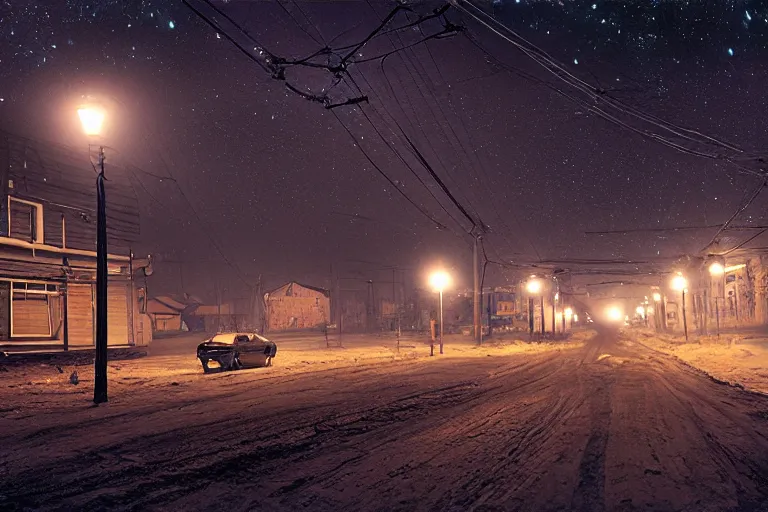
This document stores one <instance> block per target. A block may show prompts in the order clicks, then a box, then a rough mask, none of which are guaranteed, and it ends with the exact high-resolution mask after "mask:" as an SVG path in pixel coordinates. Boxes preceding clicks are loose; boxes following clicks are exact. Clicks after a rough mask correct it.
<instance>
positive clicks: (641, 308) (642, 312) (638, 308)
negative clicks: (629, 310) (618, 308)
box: [635, 306, 645, 317]
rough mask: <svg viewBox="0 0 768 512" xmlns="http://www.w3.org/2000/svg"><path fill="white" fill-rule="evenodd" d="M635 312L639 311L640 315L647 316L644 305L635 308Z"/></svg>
mask: <svg viewBox="0 0 768 512" xmlns="http://www.w3.org/2000/svg"><path fill="white" fill-rule="evenodd" d="M635 313H637V314H638V315H640V316H643V317H644V316H645V308H644V307H643V306H637V308H635Z"/></svg>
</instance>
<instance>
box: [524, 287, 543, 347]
mask: <svg viewBox="0 0 768 512" xmlns="http://www.w3.org/2000/svg"><path fill="white" fill-rule="evenodd" d="M543 288H544V285H543V284H542V282H541V280H540V279H537V278H536V276H531V279H530V280H529V281H528V283H527V284H526V285H525V289H526V290H528V293H529V297H528V328H529V329H530V333H531V336H533V329H534V325H533V296H534V295H540V297H541V334H542V335H543V334H544V294H542V293H541V291H542V290H543Z"/></svg>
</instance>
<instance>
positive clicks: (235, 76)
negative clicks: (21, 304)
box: [0, 0, 768, 295]
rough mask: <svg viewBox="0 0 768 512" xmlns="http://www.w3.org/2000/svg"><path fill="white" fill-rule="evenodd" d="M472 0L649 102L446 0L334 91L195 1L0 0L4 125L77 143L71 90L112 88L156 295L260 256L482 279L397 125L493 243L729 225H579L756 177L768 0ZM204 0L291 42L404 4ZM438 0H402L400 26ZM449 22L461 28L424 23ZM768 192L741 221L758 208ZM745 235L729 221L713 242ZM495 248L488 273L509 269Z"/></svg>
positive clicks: (766, 71)
mask: <svg viewBox="0 0 768 512" xmlns="http://www.w3.org/2000/svg"><path fill="white" fill-rule="evenodd" d="M191 3H192V4H193V5H195V6H202V7H205V4H204V3H203V2H191ZM473 3H474V4H475V5H476V6H478V7H480V8H481V9H482V10H483V11H484V12H487V13H490V14H492V16H493V17H495V19H496V20H498V21H500V22H502V23H503V24H504V25H505V26H506V27H508V28H509V29H511V31H507V32H505V31H504V30H502V32H503V33H504V34H505V35H507V36H508V37H515V36H514V35H515V34H516V35H517V36H521V37H522V38H525V39H526V40H527V41H529V42H530V43H532V44H534V45H536V47H537V48H539V49H541V50H542V51H544V52H546V53H547V54H548V55H549V56H550V57H552V59H554V60H555V61H557V62H558V63H560V64H562V66H563V69H565V70H567V72H568V73H570V74H571V75H570V76H573V77H575V78H577V79H580V80H583V81H584V82H586V83H587V84H589V86H590V87H592V88H593V89H594V91H595V95H597V96H602V97H608V98H610V99H611V100H615V101H618V102H620V105H624V106H629V107H630V108H632V109H635V110H634V111H633V112H635V113H634V114H632V115H628V116H626V117H623V118H622V120H623V121H624V122H625V126H617V125H616V124H613V123H611V122H609V121H606V120H605V119H603V118H601V117H600V116H598V115H596V114H595V113H594V111H592V110H590V106H592V107H594V106H601V108H602V103H600V101H602V100H595V99H594V98H593V99H587V101H586V103H584V102H583V100H584V98H587V97H588V96H584V95H581V96H578V92H577V91H574V89H573V88H572V87H571V86H570V85H569V84H568V83H566V82H565V81H563V80H561V79H560V78H558V77H557V76H555V75H554V74H553V73H551V72H550V71H548V70H547V69H545V68H544V67H542V66H541V65H539V64H538V63H536V62H535V61H534V60H532V59H531V58H530V57H529V56H528V55H526V54H524V53H523V52H521V51H519V50H518V49H516V47H515V46H514V45H513V44H511V43H510V42H508V41H505V40H504V39H503V38H502V37H500V36H499V35H497V34H494V33H492V32H491V31H490V30H489V29H488V28H487V27H484V26H483V25H481V24H480V23H479V22H478V21H477V20H475V19H473V18H472V17H470V16H469V15H467V14H466V12H463V11H461V10H460V9H457V8H456V7H451V8H450V9H449V10H448V11H447V12H446V15H445V17H444V18H435V19H430V20H428V21H425V22H423V23H420V24H415V25H414V26H412V27H409V28H406V29H403V30H395V31H390V32H388V33H386V34H385V33H382V34H379V35H378V36H377V37H375V38H373V39H372V40H371V42H370V43H369V44H367V45H366V46H364V47H363V48H361V49H359V51H358V52H357V53H356V54H355V55H354V56H353V57H352V58H351V60H350V61H349V62H350V64H349V67H348V70H349V75H348V76H347V75H345V76H344V78H343V80H342V81H341V82H340V83H339V84H338V85H337V86H336V87H333V89H332V93H331V94H330V95H329V97H330V98H332V99H333V100H334V101H343V100H346V99H350V98H354V97H358V96H361V95H363V94H364V95H366V96H368V98H369V102H367V103H362V104H360V106H359V107H358V106H354V105H350V106H342V107H337V108H334V109H327V108H325V107H324V106H323V105H322V104H320V103H317V102H313V101H308V100H306V99H305V98H303V97H301V96H300V95H299V94H297V93H295V92H293V91H291V90H288V89H287V88H286V82H284V81H280V80H276V79H274V78H272V77H270V76H269V74H268V73H266V72H265V71H264V70H263V69H262V68H260V67H259V66H258V64H257V63H256V62H255V61H253V60H250V59H248V58H247V57H245V56H244V55H243V54H242V53H241V52H240V51H239V50H238V49H237V48H236V47H235V46H234V45H233V44H232V42H231V41H229V40H228V39H227V38H226V37H225V36H224V35H223V34H220V33H217V31H216V30H214V29H213V28H212V27H210V26H209V25H207V24H206V23H205V22H204V21H202V20H201V19H200V18H199V17H198V16H197V15H196V14H195V13H194V12H193V11H192V10H191V9H190V8H189V7H188V6H187V5H185V4H183V3H182V2H160V1H149V0H147V1H143V2H122V1H99V0H93V1H89V2H84V1H68V2H50V4H55V5H56V7H46V6H42V5H38V4H42V2H32V1H29V2H9V1H5V2H2V3H0V128H3V129H7V130H9V131H13V132H17V133H20V134H23V135H26V136H30V137H34V138H40V139H45V140H50V141H54V142H58V143H63V144H67V145H72V146H78V145H80V146H83V147H87V141H86V140H85V138H84V137H83V136H82V135H81V134H80V131H79V125H78V120H77V117H76V113H75V111H74V108H75V105H76V104H77V102H78V101H79V99H80V98H81V97H82V96H83V95H94V96H98V97H103V98H109V104H110V112H109V114H108V115H109V116H110V119H109V121H110V125H109V131H108V133H107V135H106V137H107V138H108V140H107V141H106V143H107V144H108V145H109V146H111V147H113V148H115V150H116V151H118V152H119V155H120V158H127V159H130V161H131V162H132V163H133V164H134V165H136V166H137V167H138V168H139V169H140V170H136V171H134V173H133V175H132V176H131V179H132V181H133V182H134V186H135V189H136V193H137V195H138V196H139V199H140V204H141V216H142V246H141V247H139V248H137V249H136V250H135V252H137V253H140V252H144V253H147V252H149V253H152V254H154V255H156V256H157V258H158V261H159V263H158V266H157V267H158V272H157V276H156V277H154V278H153V284H152V286H154V287H156V288H155V291H157V292H160V291H163V292H176V293H178V292H180V291H182V290H181V288H182V283H183V286H184V288H185V290H186V291H189V292H192V293H197V294H201V295H206V294H209V295H210V293H211V290H212V282H213V279H214V278H219V279H221V280H222V281H224V282H225V286H226V287H227V288H228V289H229V290H230V292H229V293H230V294H231V295H236V294H237V293H238V292H239V290H241V289H242V283H243V282H250V283H251V284H252V283H255V282H256V280H257V279H258V276H259V275H260V274H261V275H263V277H264V280H265V283H266V285H267V287H269V286H271V285H274V286H277V285H279V284H280V283H281V282H282V281H285V280H288V279H297V280H300V281H306V282H309V283H311V284H316V285H319V286H327V285H329V284H330V275H331V274H330V273H331V267H333V269H334V272H335V273H337V274H338V275H341V276H359V277H365V278H370V279H375V280H376V279H380V278H381V279H384V278H385V277H380V276H382V275H386V273H384V274H382V272H383V271H382V270H380V269H381V268H382V267H387V266H390V265H395V266H399V267H400V268H403V269H412V271H413V272H414V273H415V276H416V277H417V278H418V277H419V275H420V274H419V272H420V271H422V270H424V269H427V268H428V267H430V266H433V265H435V264H437V263H438V262H440V263H442V264H444V265H446V266H449V267H451V268H454V271H455V273H456V278H457V284H458V285H460V286H461V285H469V284H471V267H470V262H471V248H470V244H471V238H470V237H469V236H468V235H467V231H468V230H469V229H470V227H471V225H470V224H469V221H467V220H466V219H465V218H463V216H462V214H461V212H460V211H459V210H458V209H457V208H456V207H455V206H454V205H452V204H451V202H450V201H449V200H448V199H447V198H446V196H445V194H444V193H443V192H442V191H441V190H440V188H439V187H438V186H437V185H436V183H435V181H434V180H433V179H432V178H431V177H430V175H429V174H428V172H427V171H426V170H425V169H424V167H423V166H421V165H420V163H419V161H418V158H416V157H415V156H414V154H413V151H412V150H411V148H410V147H409V146H408V144H407V142H406V140H405V138H404V137H403V136H402V134H401V133H400V131H399V130H400V129H402V130H403V133H405V134H407V136H408V139H409V140H411V141H412V142H413V143H414V145H415V146H416V148H417V149H418V151H419V152H420V154H421V155H423V157H424V158H425V159H426V161H427V163H428V164H429V165H430V166H431V167H432V168H433V169H434V172H435V173H436V174H437V175H438V176H439V177H440V178H441V180H442V181H443V182H444V183H445V185H446V186H447V187H448V188H449V190H450V191H451V192H452V194H453V195H454V196H455V197H456V198H457V200H458V201H459V202H460V203H461V204H462V205H463V206H464V207H465V208H466V210H467V211H468V213H469V215H470V217H472V218H473V219H475V220H477V222H478V224H479V223H480V222H481V221H482V222H483V223H485V224H486V225H487V226H489V228H490V232H489V233H488V234H487V235H486V236H485V240H486V242H485V248H486V253H487V255H488V258H489V259H492V260H495V261H504V262H514V263H515V264H522V265H527V264H529V263H535V262H538V261H541V260H545V261H546V260H566V263H563V264H562V265H563V266H565V267H568V263H567V261H571V260H574V259H586V258H601V259H617V260H624V259H643V260H645V261H659V262H664V261H669V260H667V259H666V258H674V257H677V256H680V255H683V254H696V253H698V252H699V251H701V250H702V248H703V247H704V246H705V245H706V244H707V242H709V240H710V238H711V237H712V235H713V234H714V232H715V231H717V230H716V229H714V228H711V229H709V230H701V231H694V230H689V231H684V232H680V231H677V232H651V233H649V232H638V233H630V234H625V235H621V234H616V235H594V234H585V232H587V231H605V230H622V229H638V228H659V227H665V228H666V227H681V226H703V225H717V224H720V223H723V222H724V221H725V220H726V219H727V218H728V217H730V215H731V214H732V213H733V212H734V211H735V210H736V208H737V207H738V206H739V204H740V203H741V202H742V201H743V200H744V198H745V196H748V195H749V194H750V193H751V191H752V190H753V189H754V188H755V187H756V186H757V185H758V184H759V183H760V178H759V177H756V176H755V175H754V174H750V172H752V173H753V172H754V171H755V170H759V168H760V163H759V162H757V161H756V160H755V158H756V157H757V156H760V155H766V151H765V147H766V144H767V143H768V141H767V138H766V134H767V130H766V128H765V126H766V123H765V119H768V103H767V102H766V101H765V91H766V85H765V84H768V3H766V2H764V1H762V2H761V1H746V2H740V1H739V2H719V3H718V2H691V1H688V2H680V1H665V0H660V1H642V2H640V1H637V2H592V1H589V2H582V1H565V0H563V1H554V2H552V1H530V0H520V1H515V0H513V1H506V0H505V1H496V2H492V3H490V2H480V1H479V0H475V1H474V2H473ZM128 5H131V6H130V7H128ZM214 5H216V6H217V7H219V8H220V9H222V11H224V12H225V13H226V14H228V15H229V16H230V17H231V18H232V19H233V20H234V21H235V22H237V23H238V24H240V25H241V26H243V27H245V28H246V29H247V30H248V32H249V33H250V34H251V35H252V36H253V37H254V38H255V39H256V40H257V41H258V42H259V43H260V44H261V45H262V47H263V48H264V49H265V50H268V52H271V54H273V55H276V56H280V57H284V58H287V59H298V58H301V57H306V56H308V55H310V54H312V53H314V52H316V51H317V50H320V49H321V48H323V47H324V46H326V45H327V46H330V47H332V48H339V47H343V46H347V45H353V44H355V43H357V42H359V41H361V40H362V39H363V38H365V37H366V36H367V35H368V34H370V33H371V32H372V31H373V30H374V29H375V28H376V27H377V26H378V25H379V23H380V22H381V20H382V19H384V17H385V16H387V14H389V13H390V12H391V11H392V9H393V8H394V7H395V5H396V4H395V3H394V2H371V3H368V2H357V1H351V0H350V1H337V2H333V1H329V2H320V1H307V2H293V1H288V0H285V1H282V2H277V1H274V2H267V1H252V2H246V1H243V2H237V1H230V2H218V3H215V4H214ZM442 5H443V4H441V3H439V2H409V6H410V7H411V8H412V10H411V11H401V12H399V13H397V14H396V15H395V17H394V18H393V20H392V22H391V23H390V24H389V25H387V28H389V29H391V28H396V27H401V26H403V25H406V24H409V23H412V22H414V21H415V20H416V19H417V17H418V16H419V15H427V14H429V13H430V12H432V10H433V9H435V8H439V7H441V6H442ZM465 5H466V4H465ZM469 10H470V12H477V13H479V12H480V11H472V7H471V6H470V7H469ZM206 12H211V11H210V10H208V11H206ZM446 20H447V21H449V22H450V23H452V24H454V25H455V26H459V27H463V30H460V31H457V32H455V33H452V34H451V35H450V36H448V37H444V38H437V39H430V40H428V41H427V42H425V43H419V44H415V43H418V41H420V40H422V39H423V38H425V37H426V36H429V35H430V34H434V33H437V32H440V31H441V30H442V29H443V28H444V26H445V21H446ZM223 29H224V30H223V31H226V33H227V34H230V35H234V34H235V32H236V31H234V30H233V29H232V26H231V25H226V26H225V27H223ZM238 40H239V41H246V39H245V38H244V37H242V35H240V36H239V39H238ZM249 44H250V43H249ZM412 44H413V46H410V45H412ZM404 46H410V47H409V48H408V49H405V50H400V51H398V52H396V53H394V54H392V55H391V56H389V57H387V58H386V59H384V60H383V61H382V59H381V58H376V57H377V56H379V55H384V54H386V53H388V52H391V51H392V50H393V49H395V48H401V47H404ZM253 53H254V55H255V54H256V53H257V52H253ZM369 59H370V60H369ZM355 61H358V62H357V63H355ZM286 75H287V76H286V78H287V82H288V83H290V84H291V85H292V86H294V87H296V88H297V89H298V90H301V91H304V92H305V93H307V94H310V93H311V94H319V93H321V92H322V91H323V90H324V89H326V90H327V89H329V88H331V86H332V85H333V76H331V74H330V73H328V72H327V71H326V70H323V69H318V68H308V67H296V66H293V67H289V68H288V69H287V72H286ZM562 93H566V94H567V95H571V96H572V97H573V96H577V98H576V101H574V100H573V99H569V98H568V97H566V96H564V95H563V94H562ZM579 98H580V99H581V100H582V102H581V103H580V102H579V101H578V99H579ZM598 104H599V105H598ZM638 113H639V114H638ZM638 115H641V116H646V119H648V117H647V116H657V117H658V118H661V119H663V120H664V121H667V122H670V123H674V124H675V125H679V126H680V127H683V128H686V129H690V130H696V131H698V132H700V133H702V134H706V135H707V136H710V137H712V138H717V139H719V140H723V141H726V142H728V143H730V144H731V145H732V146H733V147H735V148H738V149H743V150H744V152H743V153H741V155H743V156H742V157H741V158H742V159H741V160H738V162H737V163H739V164H740V165H742V166H743V167H742V168H740V167H737V165H734V164H733V163H729V162H728V161H727V160H728V159H729V156H728V155H730V154H732V153H735V152H734V151H731V150H723V148H722V146H717V145H706V144H705V145H703V146H702V144H700V143H696V144H693V145H690V148H689V149H695V150H698V151H701V152H708V151H709V150H710V149H712V151H713V154H715V155H718V158H717V159H711V158H705V157H701V156H694V155H691V154H686V153H683V152H681V151H678V150H676V149H673V148H670V147H668V146H665V145H663V144H662V143H660V142H659V141H658V140H653V139H652V138H651V137H649V136H641V135H640V134H638V133H637V132H636V131H633V128H635V129H637V130H640V131H643V132H644V133H646V135H649V134H650V135H653V133H654V132H653V131H650V132H649V131H648V130H649V129H651V128H649V126H650V125H649V124H648V123H647V122H643V121H642V120H640V119H639V117H638ZM366 116H367V117H366ZM341 123H343V125H342V124H341ZM345 127H346V128H345ZM347 129H348V130H349V131H350V132H351V133H352V135H353V136H354V138H355V140H354V141H353V139H352V138H351V137H350V135H349V133H348V132H347V131H346V130H347ZM658 133H662V131H661V130H659V132H658ZM663 133H665V134H668V133H669V132H663ZM685 133H689V132H685ZM676 140H677V141H678V142H679V139H676ZM361 149H362V150H364V151H365V153H366V154H367V155H368V157H370V158H371V160H372V161H373V162H374V163H375V164H376V165H377V166H378V167H379V168H380V169H381V171H382V172H384V173H385V174H386V175H387V176H388V177H389V178H390V179H391V180H392V182H393V183H394V184H395V185H396V186H397V187H399V188H400V192H398V191H397V190H395V189H394V187H393V185H392V184H391V183H389V182H388V181H387V180H385V178H384V177H382V176H381V174H379V171H377V170H376V169H375V168H374V166H373V165H371V163H370V162H369V161H368V160H367V158H366V156H365V155H364V154H363V153H362V152H361V151H360V150H361ZM406 164H408V165H410V166H411V167H412V168H413V169H414V172H411V171H410V170H409V169H408V168H407V167H406ZM417 176H418V178H417ZM163 177H165V178H164V179H161V178H163ZM419 179H420V180H421V181H423V182H424V183H425V185H422V184H421V183H420V181H419ZM403 195H405V196H407V197H408V199H410V200H411V201H413V203H415V204H416V205H418V207H419V209H417V208H416V207H415V206H414V205H413V204H411V203H409V202H408V201H407V200H406V199H405V198H404V197H403ZM433 196H434V197H433ZM435 198H437V199H435ZM765 199H766V198H765V197H763V196H762V195H761V196H760V197H758V199H757V200H756V201H755V202H754V203H753V204H752V205H751V206H750V207H749V208H748V209H747V210H745V211H744V212H743V214H742V215H741V216H740V217H739V219H738V222H737V224H738V225H747V224H750V223H751V224H753V225H757V224H768V219H765V218H764V217H765V215H764V214H763V213H762V212H763V209H764V208H763V207H764V205H765ZM438 201H439V202H438ZM420 210H421V211H420ZM198 217H199V218H198ZM428 217H431V219H434V221H437V223H439V224H441V225H443V226H445V228H446V229H438V228H437V227H436V224H435V222H433V220H431V219H430V218H428ZM478 219H479V220H478ZM747 236H748V234H745V233H744V232H730V231H729V232H727V237H728V238H725V239H724V240H723V241H722V244H723V248H727V247H729V246H730V245H735V244H736V243H738V242H740V241H741V240H743V239H744V238H745V237H747ZM753 245H765V242H764V241H763V242H761V241H760V239H757V240H755V241H754V242H753ZM216 246H219V247H221V248H222V249H223V250H224V251H225V252H226V253H227V260H228V261H225V260H224V258H222V257H221V255H220V254H219V251H218V250H217V248H216ZM491 267H492V268H491V269H490V270H489V275H488V282H489V283H490V284H501V283H503V282H504V279H505V278H512V277H514V276H516V275H519V274H516V273H515V271H514V270H510V269H506V270H504V271H503V272H502V271H501V269H499V268H498V267H497V266H495V265H491ZM520 272H528V270H525V271H520Z"/></svg>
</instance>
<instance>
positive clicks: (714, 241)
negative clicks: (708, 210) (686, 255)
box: [701, 180, 768, 252]
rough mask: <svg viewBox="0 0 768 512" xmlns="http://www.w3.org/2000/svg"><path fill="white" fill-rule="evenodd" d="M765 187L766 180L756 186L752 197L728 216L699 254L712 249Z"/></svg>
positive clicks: (767, 182) (767, 181)
mask: <svg viewBox="0 0 768 512" xmlns="http://www.w3.org/2000/svg"><path fill="white" fill-rule="evenodd" d="M766 185H768V180H764V181H762V182H761V183H760V184H759V185H758V186H757V188H756V189H755V191H754V192H753V193H752V195H751V196H750V197H749V199H747V201H746V202H745V203H744V204H743V205H741V206H740V207H739V208H738V209H737V210H736V211H735V212H734V213H733V215H731V216H730V218H729V219H728V220H727V221H725V222H724V223H723V225H722V226H720V229H718V230H717V233H715V236H713V237H712V240H710V241H709V243H708V244H707V245H705V246H704V248H703V249H702V250H701V252H704V251H706V250H708V249H709V248H710V247H712V246H713V245H714V244H715V243H716V241H717V238H718V237H719V236H720V234H721V233H722V232H723V231H725V230H726V229H728V226H729V225H730V224H731V222H733V221H734V220H735V219H736V217H738V216H739V215H740V214H741V212H743V211H744V210H746V209H747V208H748V207H749V205H751V204H752V203H753V202H754V201H755V199H757V196H758V195H760V192H762V191H763V189H764V188H765V187H766Z"/></svg>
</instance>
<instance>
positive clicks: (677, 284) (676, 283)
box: [672, 275, 688, 292]
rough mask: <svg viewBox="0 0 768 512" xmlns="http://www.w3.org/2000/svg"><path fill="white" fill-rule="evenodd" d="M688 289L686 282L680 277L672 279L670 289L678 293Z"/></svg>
mask: <svg viewBox="0 0 768 512" xmlns="http://www.w3.org/2000/svg"><path fill="white" fill-rule="evenodd" d="M687 287H688V281H686V279H685V278H684V277H683V276H682V275H678V276H675V277H673V278H672V289H673V290H677V291H679V292H681V291H683V290H685V289H686V288H687Z"/></svg>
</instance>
